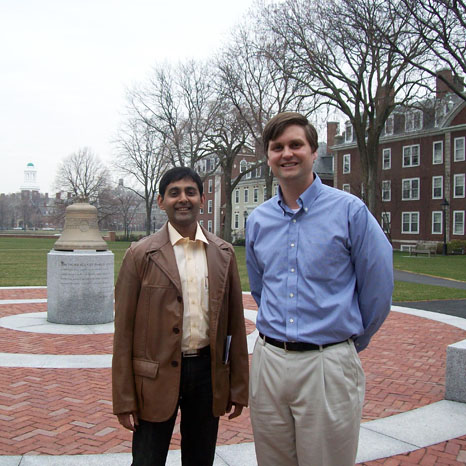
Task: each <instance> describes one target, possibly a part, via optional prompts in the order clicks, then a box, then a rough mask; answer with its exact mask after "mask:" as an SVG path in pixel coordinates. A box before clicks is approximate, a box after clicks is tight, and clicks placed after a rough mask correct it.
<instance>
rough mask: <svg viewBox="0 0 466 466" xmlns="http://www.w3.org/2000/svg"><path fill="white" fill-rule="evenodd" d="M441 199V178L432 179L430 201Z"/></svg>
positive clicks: (434, 177)
mask: <svg viewBox="0 0 466 466" xmlns="http://www.w3.org/2000/svg"><path fill="white" fill-rule="evenodd" d="M442 197H443V176H433V177H432V199H442Z"/></svg>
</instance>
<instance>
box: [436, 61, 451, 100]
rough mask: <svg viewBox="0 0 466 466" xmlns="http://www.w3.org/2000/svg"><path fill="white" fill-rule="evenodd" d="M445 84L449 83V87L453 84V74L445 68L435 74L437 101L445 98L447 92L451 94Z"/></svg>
mask: <svg viewBox="0 0 466 466" xmlns="http://www.w3.org/2000/svg"><path fill="white" fill-rule="evenodd" d="M442 78H443V79H442ZM445 81H446V82H445ZM447 82H448V83H450V84H451V85H452V84H453V73H452V72H451V70H449V69H447V68H444V69H442V70H438V71H437V72H436V78H435V88H436V97H437V99H441V98H442V97H445V96H446V95H447V94H448V93H449V92H451V90H450V88H449V87H448V84H447Z"/></svg>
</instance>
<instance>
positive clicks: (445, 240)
mask: <svg viewBox="0 0 466 466" xmlns="http://www.w3.org/2000/svg"><path fill="white" fill-rule="evenodd" d="M440 205H441V206H442V211H443V250H442V255H444V256H446V255H447V207H448V206H449V205H450V204H449V202H448V201H447V200H446V199H445V198H444V199H443V201H442V203H441V204H440Z"/></svg>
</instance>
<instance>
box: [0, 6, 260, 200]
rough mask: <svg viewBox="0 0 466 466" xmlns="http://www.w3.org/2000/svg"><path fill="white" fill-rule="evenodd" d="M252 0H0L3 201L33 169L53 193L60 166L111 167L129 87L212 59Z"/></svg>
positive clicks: (0, 179) (45, 188) (0, 189)
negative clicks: (99, 163)
mask: <svg viewBox="0 0 466 466" xmlns="http://www.w3.org/2000/svg"><path fill="white" fill-rule="evenodd" d="M252 5H253V0H233V1H231V0H228V1H227V0H197V1H193V0H171V1H170V0H168V1H160V0H0V43H1V44H2V45H1V48H0V193H2V192H5V193H10V192H17V191H18V190H19V187H20V185H21V184H22V183H23V179H24V169H25V168H26V165H27V164H28V163H29V162H32V163H34V165H35V167H36V169H37V171H38V182H39V185H40V190H41V192H43V193H45V192H49V193H50V194H52V193H53V192H54V189H53V181H54V178H55V172H56V168H57V165H58V163H59V161H60V160H61V159H62V158H63V157H66V156H67V155H69V154H71V153H72V152H74V151H76V150H77V149H79V148H80V147H84V146H88V147H90V148H91V149H92V150H93V151H94V152H95V153H96V154H97V155H98V156H100V157H101V159H102V160H104V161H106V162H111V157H112V149H113V148H112V145H111V143H110V142H111V140H112V138H114V136H115V133H116V131H117V129H118V127H119V124H120V122H121V121H122V113H123V111H124V106H125V89H126V88H129V87H131V86H132V85H133V84H134V83H135V82H139V81H143V80H144V79H145V78H146V77H147V76H148V74H149V73H150V70H151V67H152V66H153V65H154V64H155V63H157V62H160V61H164V60H168V61H171V62H173V63H176V62H178V61H179V60H183V59H186V58H207V57H209V56H211V55H212V54H213V53H214V52H215V51H216V49H217V47H218V46H219V45H220V44H221V43H222V42H223V41H225V40H226V39H227V38H228V33H229V31H230V30H231V29H232V28H233V27H234V25H235V24H237V23H238V22H240V21H241V19H242V18H243V16H244V15H245V14H246V13H247V12H248V10H249V8H250V7H251V6H252Z"/></svg>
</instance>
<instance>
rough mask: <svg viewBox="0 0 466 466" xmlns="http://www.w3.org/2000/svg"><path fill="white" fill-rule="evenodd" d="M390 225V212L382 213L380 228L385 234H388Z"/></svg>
mask: <svg viewBox="0 0 466 466" xmlns="http://www.w3.org/2000/svg"><path fill="white" fill-rule="evenodd" d="M391 225H392V214H391V212H382V216H381V219H380V226H381V227H382V230H383V231H384V232H385V233H389V232H390V229H391Z"/></svg>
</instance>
